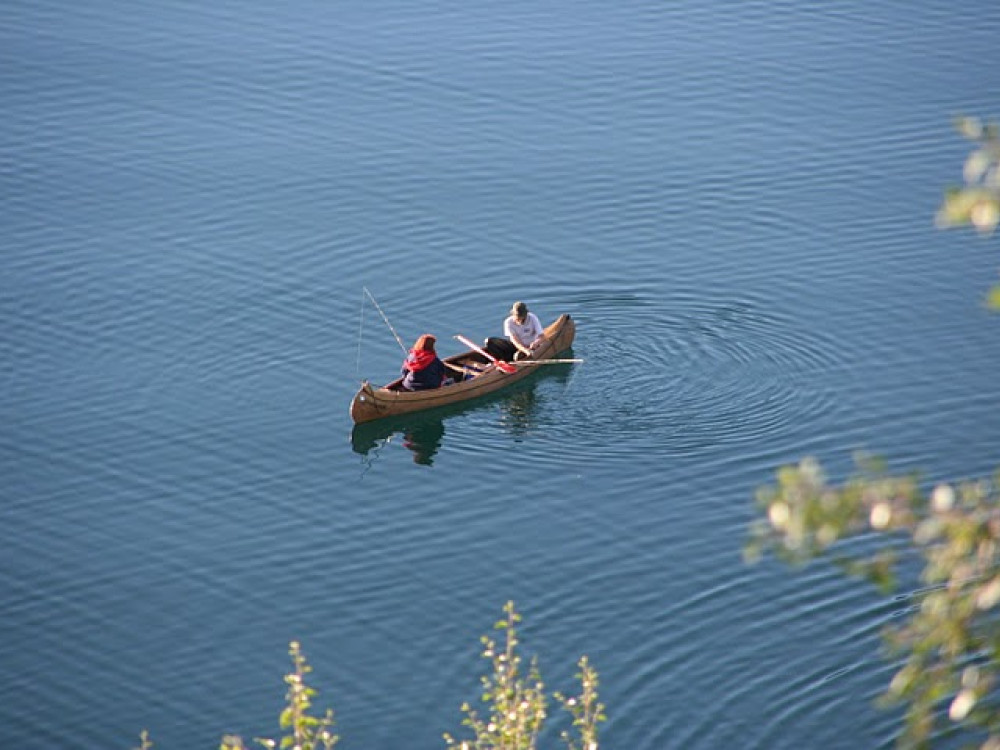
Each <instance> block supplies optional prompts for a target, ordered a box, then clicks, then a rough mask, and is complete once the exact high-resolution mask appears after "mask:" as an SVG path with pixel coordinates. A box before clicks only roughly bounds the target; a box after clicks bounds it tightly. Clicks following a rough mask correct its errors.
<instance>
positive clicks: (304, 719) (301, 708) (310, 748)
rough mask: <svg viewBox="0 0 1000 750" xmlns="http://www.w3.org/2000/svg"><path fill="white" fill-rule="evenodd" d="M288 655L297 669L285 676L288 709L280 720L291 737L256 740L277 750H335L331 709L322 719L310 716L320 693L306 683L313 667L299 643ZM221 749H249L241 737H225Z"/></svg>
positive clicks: (295, 642)
mask: <svg viewBox="0 0 1000 750" xmlns="http://www.w3.org/2000/svg"><path fill="white" fill-rule="evenodd" d="M288 653H289V655H290V656H291V657H292V665H293V666H294V670H293V671H292V672H290V673H288V674H287V675H285V684H286V685H288V689H287V691H286V692H285V708H284V710H283V711H282V712H281V716H280V717H279V720H278V723H279V724H280V726H281V728H282V729H284V730H286V731H288V734H286V735H285V736H284V737H282V738H281V740H280V742H275V741H274V740H270V739H259V738H255V742H257V743H258V744H259V745H262V746H264V747H266V748H268V750H274V748H276V747H280V748H281V750H285V749H286V748H294V750H317V749H318V748H320V747H322V748H325V750H331V749H332V748H333V746H334V745H336V744H337V741H338V740H339V739H340V738H339V737H337V735H335V734H333V733H332V732H331V731H330V730H331V729H333V723H334V722H333V711H332V710H331V709H327V710H326V714H324V715H323V716H322V717H317V716H313V715H312V714H310V713H309V710H310V709H311V708H312V699H313V698H315V697H316V691H315V690H314V689H313V688H311V687H309V686H308V685H307V684H306V680H305V678H306V675H307V674H309V673H310V672H312V667H310V666H309V663H308V662H307V661H306V657H305V655H304V654H303V653H302V648H301V646H300V645H299V643H298V641H292V642H291V643H290V644H289V647H288ZM219 750H246V748H245V745H244V744H243V739H242V738H241V737H239V736H238V735H226V736H225V737H223V738H222V743H221V745H220V746H219Z"/></svg>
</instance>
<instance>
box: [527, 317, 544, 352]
mask: <svg viewBox="0 0 1000 750" xmlns="http://www.w3.org/2000/svg"><path fill="white" fill-rule="evenodd" d="M528 314H529V315H530V316H531V322H532V323H534V324H535V326H534V328H535V329H534V331H532V333H533V334H534V335H533V336H532V339H531V346H530V349H531V350H534V349H537V348H538V347H539V345H540V344H541V343H542V342H543V341H544V340H545V329H544V328H542V321H540V320H539V319H538V316H537V315H535V314H534V313H528ZM529 353H530V351H529Z"/></svg>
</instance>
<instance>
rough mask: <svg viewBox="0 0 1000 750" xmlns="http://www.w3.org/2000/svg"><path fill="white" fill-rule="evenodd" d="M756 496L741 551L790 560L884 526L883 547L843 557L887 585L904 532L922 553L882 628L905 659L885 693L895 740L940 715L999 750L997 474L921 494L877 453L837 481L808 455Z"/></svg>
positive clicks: (927, 728) (909, 741)
mask: <svg viewBox="0 0 1000 750" xmlns="http://www.w3.org/2000/svg"><path fill="white" fill-rule="evenodd" d="M757 501H758V503H759V505H760V506H761V509H762V510H763V511H764V514H765V515H766V520H765V519H760V520H758V521H757V522H756V523H755V524H754V525H753V526H752V528H751V538H750V542H749V543H748V546H747V556H748V557H749V558H750V559H757V558H759V557H760V556H761V555H762V554H763V553H765V552H769V551H770V552H774V553H775V554H777V555H778V556H780V557H782V558H784V559H786V560H789V561H791V562H794V563H801V562H804V561H806V560H809V559H812V558H814V557H816V556H819V555H822V554H824V553H826V552H827V551H828V550H830V549H831V548H832V547H833V546H834V545H836V543H837V542H838V541H840V540H843V539H845V538H848V537H851V536H857V535H861V534H870V535H875V536H876V538H879V537H878V535H884V538H885V540H886V543H887V548H884V549H880V550H878V551H876V552H874V553H871V554H869V555H868V556H867V557H865V558H863V559H849V560H848V562H847V564H846V567H847V569H848V571H849V572H861V573H864V574H865V575H867V576H868V577H869V578H871V579H872V580H873V581H874V582H875V583H878V584H880V585H882V586H883V587H885V586H886V585H887V584H889V583H891V581H892V578H893V575H892V574H893V566H894V563H895V560H896V554H895V552H894V550H893V549H892V547H898V546H899V540H900V539H905V540H906V541H907V548H908V549H909V550H911V551H912V552H913V553H915V554H917V555H919V557H920V558H921V559H922V561H923V573H922V576H921V577H922V581H923V583H924V588H923V589H922V590H921V592H919V593H918V594H917V597H918V603H919V606H917V607H916V608H915V610H914V612H913V613H912V615H910V617H909V618H908V619H907V620H906V621H904V622H903V623H902V624H900V625H897V626H894V627H891V628H888V629H887V630H886V632H885V634H884V636H885V642H886V644H887V645H888V647H889V649H890V653H891V654H893V655H894V656H895V657H901V658H902V659H903V666H902V667H901V668H900V669H899V670H898V672H897V673H896V675H895V676H894V677H893V679H892V682H891V683H890V684H889V687H888V689H887V691H886V694H885V695H884V696H883V701H884V702H886V703H895V702H902V703H903V704H905V705H906V706H907V711H906V726H905V730H904V732H903V734H902V735H901V737H900V742H899V744H900V745H901V746H903V747H919V746H922V745H924V744H925V743H926V742H927V741H928V740H929V738H930V737H931V736H932V733H933V732H934V730H935V728H936V727H937V726H938V725H939V723H940V722H941V721H944V719H945V716H947V720H948V721H949V722H951V723H953V724H956V725H960V726H963V727H965V728H972V729H978V730H979V731H981V732H984V733H985V736H986V740H985V742H984V744H982V745H981V747H982V748H983V750H1000V700H998V696H997V695H996V688H997V686H998V684H1000V683H998V677H1000V606H998V605H1000V473H998V474H997V476H996V477H995V478H994V480H993V481H979V482H966V483H963V484H961V485H959V486H958V487H957V488H955V487H952V486H951V485H948V484H941V485H938V486H937V487H935V488H934V489H933V491H931V492H930V493H929V494H924V493H922V492H921V491H920V489H919V486H918V483H917V481H916V478H915V477H912V476H909V477H892V476H889V475H887V474H885V473H884V470H883V469H882V468H881V467H879V466H878V465H877V464H874V463H872V462H861V468H860V472H859V473H858V474H857V475H856V476H854V477H852V478H851V479H849V480H848V481H847V482H846V483H844V484H843V485H842V486H840V487H835V486H832V485H830V484H828V483H827V481H826V479H825V477H824V476H823V472H822V470H821V469H820V467H819V464H818V463H816V462H815V461H814V460H812V459H808V458H807V459H805V460H803V461H802V462H801V463H799V464H798V465H797V466H786V467H784V468H782V469H780V470H779V471H778V474H777V484H776V485H773V486H768V487H764V488H762V489H761V490H760V491H759V492H758V495H757Z"/></svg>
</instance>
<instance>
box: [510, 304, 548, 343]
mask: <svg viewBox="0 0 1000 750" xmlns="http://www.w3.org/2000/svg"><path fill="white" fill-rule="evenodd" d="M503 335H504V336H506V337H507V338H509V339H510V340H511V341H516V342H517V343H519V344H520V345H521V346H524V347H530V346H531V345H532V344H533V343H535V341H536V340H537V339H538V337H539V336H541V335H542V323H541V321H540V320H538V316H537V315H535V314H534V313H533V312H529V313H528V314H527V315H526V316H525V317H524V322H523V323H521V324H520V325H519V324H518V322H517V321H516V320H515V319H514V316H513V315H511V316H510V317H509V318H507V320H505V321H504V322H503Z"/></svg>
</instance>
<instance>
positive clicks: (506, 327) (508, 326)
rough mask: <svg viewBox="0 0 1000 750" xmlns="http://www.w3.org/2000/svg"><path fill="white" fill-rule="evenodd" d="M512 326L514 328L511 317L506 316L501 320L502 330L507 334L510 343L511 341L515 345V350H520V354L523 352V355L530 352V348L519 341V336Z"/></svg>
mask: <svg viewBox="0 0 1000 750" xmlns="http://www.w3.org/2000/svg"><path fill="white" fill-rule="evenodd" d="M514 328H515V326H514V322H513V318H507V319H506V320H505V321H504V322H503V332H504V334H505V335H506V336H507V338H508V339H509V340H510V343H512V344H513V345H514V346H515V347H517V350H518V351H519V352H521V354H525V355H527V354H531V349H529V348H528V347H527V346H526V345H525V344H524V343H523V342H522V341H521V339H520V337H519V336H518V335H517V333H516V332H515V330H514Z"/></svg>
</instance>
